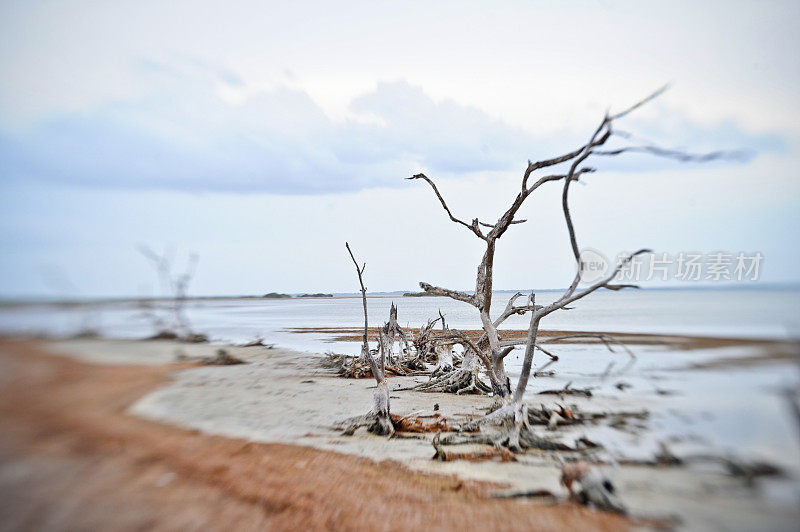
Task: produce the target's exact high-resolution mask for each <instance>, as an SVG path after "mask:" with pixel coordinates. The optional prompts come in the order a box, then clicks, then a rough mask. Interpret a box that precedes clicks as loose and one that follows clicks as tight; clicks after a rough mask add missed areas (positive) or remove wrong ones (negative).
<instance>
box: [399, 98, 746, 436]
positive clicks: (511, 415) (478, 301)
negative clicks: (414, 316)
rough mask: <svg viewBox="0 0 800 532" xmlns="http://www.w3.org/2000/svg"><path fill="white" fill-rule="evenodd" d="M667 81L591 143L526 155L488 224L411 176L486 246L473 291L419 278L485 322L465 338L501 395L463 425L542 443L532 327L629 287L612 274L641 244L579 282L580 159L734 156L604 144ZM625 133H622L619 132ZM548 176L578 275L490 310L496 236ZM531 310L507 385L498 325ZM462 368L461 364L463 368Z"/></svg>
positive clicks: (610, 121)
mask: <svg viewBox="0 0 800 532" xmlns="http://www.w3.org/2000/svg"><path fill="white" fill-rule="evenodd" d="M665 89H666V87H664V88H662V89H660V90H658V91H656V92H655V93H653V94H652V95H650V96H648V97H647V98H645V99H644V100H642V101H640V102H638V103H636V104H635V105H633V106H632V107H630V108H628V109H626V110H624V111H622V112H620V113H617V114H613V115H609V114H608V113H606V115H605V116H604V117H603V119H602V120H601V121H600V124H599V125H598V126H597V128H596V129H595V130H594V132H593V133H592V135H591V136H590V138H589V140H588V142H586V143H585V144H583V145H581V146H579V147H577V148H576V149H574V150H572V151H570V152H568V153H565V154H563V155H560V156H558V157H553V158H551V159H545V160H542V161H538V162H530V161H528V165H527V168H526V169H525V172H524V173H523V176H522V183H521V190H520V191H519V192H518V193H517V195H516V197H515V198H514V200H513V201H512V202H511V206H510V207H508V209H507V210H506V211H505V212H504V213H503V214H502V215H501V216H500V217H499V218H498V219H497V221H496V222H495V223H493V224H490V223H484V222H481V221H480V220H479V219H478V218H473V219H472V220H471V221H470V222H466V221H464V220H462V219H460V218H457V217H456V216H455V215H454V214H453V212H452V211H451V210H450V208H449V207H448V205H447V203H446V202H445V200H444V198H443V197H442V195H441V194H440V192H439V189H438V188H437V187H436V185H435V184H434V182H433V181H432V180H431V179H430V178H428V177H427V176H426V175H424V174H417V175H414V176H412V177H410V178H408V179H413V180H416V179H422V180H423V181H425V182H427V183H428V184H429V185H430V187H431V188H432V189H433V192H434V194H435V195H436V197H437V199H438V200H439V203H441V205H442V208H443V209H444V210H445V212H446V213H447V215H448V217H449V218H450V220H451V221H453V222H454V223H456V224H458V225H460V226H463V227H465V228H466V229H467V230H468V231H470V232H471V233H472V234H473V235H475V237H477V238H478V239H480V240H481V241H482V242H483V244H484V245H485V248H486V250H485V252H484V254H483V257H482V258H481V261H480V264H479V265H478V271H477V276H476V281H475V291H474V292H473V293H468V292H462V291H459V290H452V289H449V288H443V287H440V286H434V285H431V284H428V283H425V282H421V283H420V287H421V288H422V289H423V290H424V291H425V292H428V293H429V294H433V295H439V296H447V297H450V298H452V299H455V300H457V301H462V302H464V303H467V304H469V305H471V306H473V307H475V309H476V310H477V312H478V314H479V316H480V320H481V324H482V327H483V335H482V336H481V338H480V339H479V340H478V342H476V343H467V345H469V346H470V347H471V348H472V350H473V351H474V354H475V356H476V357H477V359H478V360H479V361H480V363H481V364H482V365H483V368H484V370H485V371H486V374H487V375H488V377H489V381H490V384H491V387H492V391H493V392H494V394H495V395H496V396H497V397H498V398H499V400H500V405H501V407H500V408H498V409H497V410H496V411H494V412H492V413H491V414H489V415H487V416H485V417H484V418H481V419H480V420H478V421H476V422H473V423H471V424H468V425H469V427H468V428H474V427H475V426H477V425H488V424H496V425H499V426H501V427H502V430H501V431H499V435H498V439H497V440H496V443H498V444H503V445H506V446H508V447H510V448H512V449H519V448H522V447H537V446H541V445H543V444H542V440H541V439H540V438H538V437H536V436H535V435H534V433H533V431H531V430H530V426H529V425H528V421H527V418H528V416H527V413H526V408H525V406H524V404H523V403H522V397H523V394H524V393H525V389H526V388H527V385H528V379H529V378H530V373H531V366H532V362H533V353H534V350H535V349H536V348H537V342H536V338H537V333H538V330H539V323H540V322H541V320H542V319H544V318H545V317H547V316H548V315H550V314H552V313H554V312H556V311H559V310H563V309H565V308H566V307H567V306H568V305H570V304H572V303H574V302H575V301H578V300H579V299H582V298H584V297H586V296H588V295H589V294H591V293H593V292H595V291H597V290H599V289H610V290H619V289H622V288H626V287H630V286H632V285H620V284H615V283H614V282H613V281H614V279H615V278H616V277H617V275H618V273H619V272H620V270H621V269H622V268H623V267H624V266H625V265H627V264H628V263H629V262H630V261H631V260H632V259H633V258H634V257H635V256H637V255H640V254H643V253H648V252H649V250H647V249H641V250H639V251H636V252H635V253H632V254H630V255H628V256H626V257H625V258H623V259H622V260H621V261H620V262H619V263H618V264H617V265H616V267H614V268H613V269H612V271H611V272H610V273H608V274H607V275H606V276H605V277H603V278H602V279H600V280H598V281H596V282H594V283H592V284H590V285H588V286H585V287H583V288H581V289H579V288H578V285H579V283H580V281H581V273H582V272H581V259H580V251H579V247H578V241H577V238H576V234H575V226H574V223H573V221H572V216H571V215H570V210H569V191H570V186H571V185H572V183H573V182H575V181H578V180H580V179H581V178H582V177H584V176H586V175H588V174H589V173H592V172H594V169H593V168H591V167H589V166H587V165H585V163H586V161H587V160H588V159H589V158H590V157H592V156H617V155H621V154H624V153H627V152H636V151H638V152H645V153H650V154H653V155H656V156H662V157H669V158H672V159H677V160H680V161H708V160H713V159H717V158H723V157H729V156H732V155H735V154H734V153H733V152H715V153H711V154H700V155H694V154H689V153H684V152H679V151H676V150H666V149H663V148H660V147H658V146H626V147H622V148H617V149H604V146H605V145H606V143H607V141H608V140H609V139H610V138H611V137H612V136H613V135H614V134H615V130H614V126H615V123H616V121H617V120H619V119H621V118H624V117H625V116H626V115H628V114H629V113H631V112H632V111H634V110H636V109H638V108H639V107H641V106H642V105H644V104H645V103H647V102H649V101H651V100H652V99H654V98H656V97H657V96H659V95H660V94H661V93H662V92H663V91H664V90H665ZM620 136H623V137H625V138H627V136H625V135H620ZM560 164H567V165H568V169H567V170H566V172H562V173H554V174H550V175H544V176H542V177H540V178H538V179H537V180H536V181H534V182H533V183H531V180H532V179H533V177H532V176H533V175H534V173H535V172H538V171H539V170H543V169H546V168H550V167H554V166H556V165H560ZM548 183H561V184H562V192H561V207H562V210H563V214H564V219H565V222H566V225H567V231H568V233H569V243H570V247H571V249H572V254H573V256H574V258H575V261H576V266H577V268H576V270H577V271H576V274H575V277H574V279H573V280H572V282H571V283H570V285H569V287H568V288H567V290H566V291H565V292H564V293H563V294H562V295H561V296H560V297H559V298H558V299H557V300H555V301H554V302H552V303H550V304H549V305H536V303H535V296H534V294H533V293H531V294H530V296H529V297H528V300H527V302H526V303H524V304H521V305H517V304H516V302H517V300H518V299H519V297H521V294H519V293H518V294H515V295H514V296H513V297H512V298H511V299H510V300H509V302H508V304H507V305H506V307H505V309H504V310H503V311H502V312H501V313H500V315H499V316H497V317H495V318H493V317H492V314H491V312H492V281H493V268H494V257H495V250H496V247H497V242H498V240H499V239H500V238H501V237H502V236H503V235H504V234H505V233H506V231H507V230H508V229H509V228H510V227H511V226H512V225H517V224H521V223H524V222H525V221H526V220H520V219H516V218H515V217H516V215H517V213H518V212H519V210H520V208H521V207H522V205H523V204H524V203H525V200H527V199H528V197H530V195H531V194H533V192H535V191H536V190H537V189H538V188H539V187H541V186H543V185H546V184H548ZM526 313H530V316H531V318H530V325H529V328H528V335H527V340H526V347H525V357H524V361H523V366H522V372H521V375H520V378H519V381H518V382H517V385H516V388H515V389H513V391H512V387H511V381H510V380H509V378H508V376H507V374H506V369H505V365H504V359H505V357H506V356H507V355H508V354H509V353H510V352H511V351H512V350H513V348H514V346H513V345H507V344H504V343H503V342H502V339H501V337H500V333H499V331H498V328H499V327H500V326H501V325H502V324H503V322H505V320H507V319H508V318H509V317H510V316H513V315H515V314H526ZM462 369H463V368H462ZM449 377H450V375H444V376H442V377H440V380H446V379H448V378H449Z"/></svg>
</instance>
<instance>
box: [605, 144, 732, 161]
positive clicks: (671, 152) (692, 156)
mask: <svg viewBox="0 0 800 532" xmlns="http://www.w3.org/2000/svg"><path fill="white" fill-rule="evenodd" d="M630 152H639V153H648V154H650V155H655V156H658V157H666V158H668V159H675V160H677V161H680V162H697V163H705V162H709V161H716V160H720V159H735V160H744V159H746V158H747V156H748V153H747V152H746V151H744V150H718V151H712V152H709V153H689V152H684V151H681V150H675V149H669V148H661V147H660V146H654V145H646V146H625V147H623V148H617V149H614V150H597V151H593V152H592V154H593V155H602V156H606V157H608V156H611V157H613V156H616V155H620V154H623V153H630Z"/></svg>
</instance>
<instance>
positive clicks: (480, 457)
mask: <svg viewBox="0 0 800 532" xmlns="http://www.w3.org/2000/svg"><path fill="white" fill-rule="evenodd" d="M440 437H441V434H437V435H436V436H434V437H433V442H432V444H433V448H434V449H435V450H436V453H435V454H434V455H433V459H434V460H441V461H443V462H453V461H455V460H467V461H469V462H483V461H486V460H494V459H495V458H500V461H501V462H516V461H517V458H516V456H514V453H512V452H511V451H509V450H508V449H506V448H503V447H490V448H488V449H482V450H480V451H474V452H458V451H449V450H446V449H445V448H444V446H443V445H442V444H441V442H440Z"/></svg>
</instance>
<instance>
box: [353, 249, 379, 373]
mask: <svg viewBox="0 0 800 532" xmlns="http://www.w3.org/2000/svg"><path fill="white" fill-rule="evenodd" d="M344 245H345V247H346V248H347V252H348V253H350V258H351V259H353V265H354V266H355V267H356V273H357V274H358V284H359V285H361V302H362V304H363V305H364V336H363V338H362V344H361V354H362V355H363V356H364V358H366V359H367V362H368V363H369V368H370V369H371V370H372V375H373V376H374V377H375V380H376V381H378V384H381V383H382V382H384V380H385V375H384V374H383V372H382V371H381V370H380V368H378V364H376V363H375V359H374V358H372V355H371V354H370V353H369V341H368V340H367V338H368V337H369V321H368V319H367V288H366V287H365V286H364V278H363V277H362V276H361V274H362V273H364V270H365V269H366V267H367V264H366V263H364V266H363V267H361V268H359V266H358V261H357V260H356V257H355V255H353V250H352V249H350V244H349V243H347V242H345V243H344Z"/></svg>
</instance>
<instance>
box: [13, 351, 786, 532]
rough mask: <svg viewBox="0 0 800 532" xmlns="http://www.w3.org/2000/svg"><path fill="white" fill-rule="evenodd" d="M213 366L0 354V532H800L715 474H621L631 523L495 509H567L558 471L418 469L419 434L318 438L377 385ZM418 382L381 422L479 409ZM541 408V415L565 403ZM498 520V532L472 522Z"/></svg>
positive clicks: (397, 396) (74, 354) (300, 360)
mask: <svg viewBox="0 0 800 532" xmlns="http://www.w3.org/2000/svg"><path fill="white" fill-rule="evenodd" d="M217 349H218V346H212V345H207V344H197V345H189V344H179V343H175V342H169V341H123V340H104V339H86V340H62V341H37V342H33V341H19V340H4V341H3V343H2V349H1V350H0V352H1V356H2V358H1V359H0V360H2V363H1V364H2V366H0V367H1V368H2V372H1V373H2V379H3V386H2V394H0V401H1V402H2V416H3V426H4V427H7V428H6V430H5V431H4V436H3V438H2V442H0V445H1V446H2V467H0V490H2V493H3V497H2V500H3V503H2V509H1V510H0V512H1V513H2V514H3V519H2V522H3V523H5V524H6V525H7V526H8V528H9V529H18V528H20V527H22V528H47V524H48V523H56V522H57V523H58V524H59V525H60V526H68V528H78V529H82V528H93V527H96V526H99V525H100V524H101V523H102V524H103V525H104V527H105V528H108V527H109V525H110V527H111V528H139V527H147V528H151V527H155V528H160V529H173V528H183V527H190V528H195V527H202V528H211V529H220V528H226V527H229V526H230V525H231V524H232V523H236V524H237V525H238V526H240V527H244V528H255V527H264V526H269V527H272V528H277V529H287V528H295V527H297V526H300V525H301V524H303V525H304V526H305V527H307V528H308V527H310V528H315V529H319V528H336V529H362V528H364V527H365V526H366V525H365V524H367V523H368V527H369V528H371V529H373V528H375V529H387V530H388V529H408V528H410V527H422V526H424V527H426V528H433V529H452V528H465V529H471V528H474V527H477V526H478V523H480V528H482V529H486V527H487V526H489V528H491V527H492V526H495V525H496V527H497V529H508V528H512V527H513V528H519V527H525V528H533V529H541V530H549V529H564V528H570V529H576V528H579V529H601V530H602V529H614V530H617V529H621V528H625V527H627V526H630V525H631V524H632V523H633V524H638V525H640V526H644V525H647V526H650V527H652V526H653V525H654V523H658V524H660V525H668V526H671V527H678V528H686V529H691V530H720V529H728V530H751V529H754V528H759V527H763V525H764V524H765V523H767V524H768V525H769V528H770V529H775V530H780V529H791V528H792V526H793V524H794V523H796V522H797V519H798V517H800V512H798V510H797V507H796V505H795V504H793V502H792V501H791V499H790V500H788V501H786V500H782V499H781V498H777V499H776V498H775V497H768V496H765V494H764V493H762V491H763V490H760V489H759V488H758V486H756V487H755V488H754V487H753V486H748V485H747V484H746V483H745V482H743V480H742V479H741V478H735V477H733V476H731V475H729V474H727V472H726V471H725V470H724V469H722V468H719V467H716V468H714V467H711V468H709V467H701V468H691V467H655V466H652V465H649V466H648V465H619V466H618V467H616V468H615V470H614V478H615V483H616V484H617V487H618V490H619V494H620V496H621V497H622V498H623V500H625V502H626V504H627V505H628V507H629V510H630V515H631V519H624V518H621V517H619V516H615V515H612V514H606V513H603V512H598V511H591V510H589V509H586V508H583V507H579V506H576V505H574V504H571V503H566V502H559V503H553V499H550V498H541V499H513V500H502V499H497V498H493V497H492V495H497V494H502V493H507V492H509V491H519V490H546V491H549V492H552V493H553V494H555V495H556V496H557V497H559V498H563V496H564V490H563V488H562V487H561V486H559V484H558V476H559V466H558V464H557V463H556V461H555V460H554V457H553V456H551V455H550V454H548V453H546V452H528V453H525V454H523V455H519V456H518V457H517V461H516V462H508V463H507V462H500V461H487V462H469V461H454V462H441V461H435V460H432V459H431V457H432V455H433V447H432V446H431V443H430V440H431V435H430V434H425V435H419V434H417V435H414V434H411V435H407V437H403V438H393V439H386V438H380V437H377V436H373V435H367V434H360V433H357V434H356V435H354V436H352V437H346V436H342V435H341V434H340V432H339V431H335V430H333V429H332V426H333V425H334V424H335V422H336V421H338V420H341V419H344V418H347V417H349V416H354V415H358V414H362V413H364V411H365V410H366V409H368V407H369V404H370V397H371V393H372V388H373V387H374V381H372V380H370V379H343V378H339V377H337V376H335V375H333V374H332V372H331V371H330V370H327V369H325V368H323V367H322V366H321V364H320V361H321V358H320V357H310V356H308V355H307V354H302V353H298V352H294V351H290V350H284V349H278V348H274V349H267V348H265V347H248V348H239V347H226V348H225V349H226V351H227V352H228V353H230V354H232V355H234V356H236V357H238V358H240V359H242V360H243V361H245V362H247V363H246V364H241V365H236V366H225V367H217V366H202V365H199V364H197V363H196V362H192V361H196V360H199V359H200V358H201V357H205V356H209V355H211V354H213V353H214V352H215V351H216V350H217ZM722 356H723V355H720V357H722ZM179 358H180V359H181V360H183V362H176V360H177V359H179ZM778 362H780V360H778ZM749 363H754V362H753V361H752V360H750V361H749ZM760 363H776V361H775V360H770V359H769V357H765V360H762V361H760ZM424 379H425V378H424V377H393V378H391V379H390V390H392V391H391V398H392V412H393V413H396V414H400V415H420V414H423V415H424V414H432V413H433V412H434V408H437V409H438V410H437V412H438V413H440V414H441V415H443V416H444V417H445V418H447V419H450V420H465V419H467V418H469V417H470V416H475V415H480V414H481V413H482V412H483V411H484V410H483V409H486V408H488V407H489V405H490V404H491V398H490V397H486V396H457V395H452V394H435V393H434V394H430V393H421V392H413V391H400V389H401V388H407V387H408V386H409V385H410V384H413V383H414V382H421V381H423V380H424ZM537 398H539V399H541V401H542V402H543V403H546V404H549V405H556V404H558V403H561V402H563V400H564V398H563V397H558V396H550V397H548V396H544V395H543V396H537ZM568 400H569V402H570V404H575V405H576V406H577V407H578V408H580V409H581V411H587V412H588V411H592V412H601V411H621V410H625V409H628V410H630V409H631V407H632V406H636V405H630V404H626V403H625V402H624V399H620V398H617V399H614V398H610V397H593V398H581V397H569V399H568ZM435 405H438V406H435ZM582 434H583V431H582V429H581V428H580V427H565V428H563V429H559V431H558V433H557V435H553V436H554V437H557V438H559V439H561V440H563V441H573V440H575V439H576V438H578V437H580V436H581V435H582ZM76 479H77V480H79V481H78V482H76ZM220 497H221V498H222V500H224V501H225V502H224V504H220V503H219V502H218V498H220ZM212 499H214V500H217V502H216V503H215V504H214V505H213V506H211V505H209V504H208V501H209V500H212ZM476 501H480V504H476ZM501 507H502V508H503V509H504V511H503V513H502V515H503V518H502V519H501V520H495V521H491V520H487V519H483V518H482V516H489V515H493V514H494V513H496V512H495V510H496V509H497V508H501ZM109 508H115V509H118V510H115V511H113V512H110V511H109ZM212 508H213V510H212ZM109 515H112V516H114V520H115V521H114V522H113V523H110V524H109V523H107V522H106V521H107V519H108V517H109ZM48 519H49V520H50V521H48ZM487 523H490V524H489V525H487Z"/></svg>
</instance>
